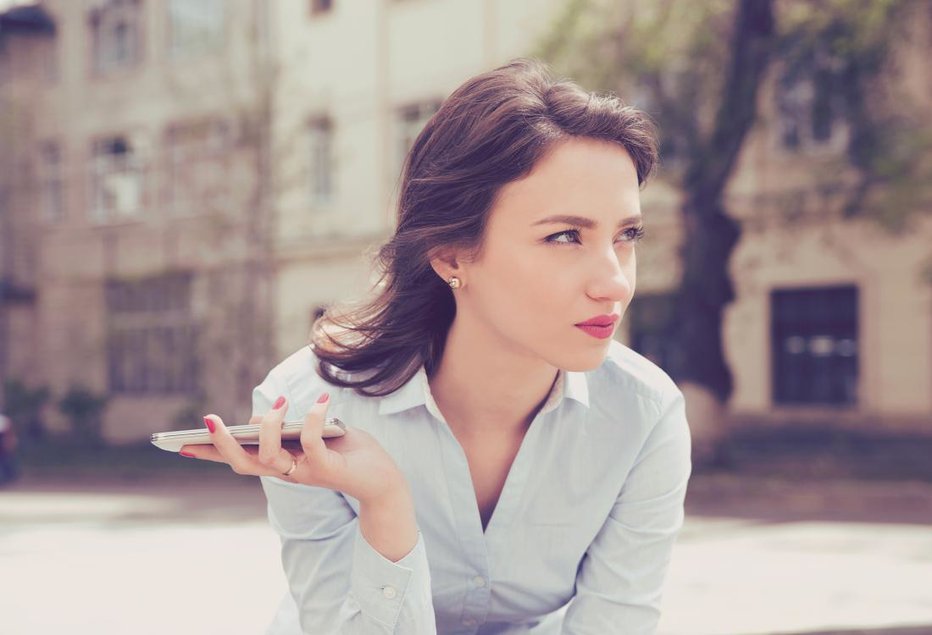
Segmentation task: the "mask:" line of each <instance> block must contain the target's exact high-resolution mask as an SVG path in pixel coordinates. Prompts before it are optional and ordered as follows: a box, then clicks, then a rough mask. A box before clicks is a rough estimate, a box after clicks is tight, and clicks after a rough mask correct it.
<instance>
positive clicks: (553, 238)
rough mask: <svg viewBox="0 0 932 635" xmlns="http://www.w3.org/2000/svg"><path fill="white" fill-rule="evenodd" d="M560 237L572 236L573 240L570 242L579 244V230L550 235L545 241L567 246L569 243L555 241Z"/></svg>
mask: <svg viewBox="0 0 932 635" xmlns="http://www.w3.org/2000/svg"><path fill="white" fill-rule="evenodd" d="M560 236H572V237H573V238H574V240H573V241H572V242H579V230H578V229H568V230H566V231H565V232H560V233H559V234H551V235H550V236H547V238H546V241H547V242H548V243H564V244H569V242H570V241H566V240H557V238H559V237H560Z"/></svg>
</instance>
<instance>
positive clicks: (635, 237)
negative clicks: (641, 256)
mask: <svg viewBox="0 0 932 635" xmlns="http://www.w3.org/2000/svg"><path fill="white" fill-rule="evenodd" d="M567 236H568V237H570V240H560V238H562V237H567ZM643 237H644V227H643V226H637V227H629V228H628V229H626V230H625V231H623V232H622V233H621V234H620V235H619V238H618V240H619V241H621V242H629V243H636V242H638V241H639V240H641V239H642V238H643ZM545 240H546V241H547V242H548V243H562V244H572V243H578V242H580V240H579V230H578V229H568V230H566V231H562V232H560V233H558V234H551V235H550V236H547V238H546V239H545Z"/></svg>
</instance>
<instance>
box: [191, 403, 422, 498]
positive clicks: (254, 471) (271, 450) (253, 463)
mask: <svg viewBox="0 0 932 635" xmlns="http://www.w3.org/2000/svg"><path fill="white" fill-rule="evenodd" d="M328 402H329V395H328V394H327V393H324V394H322V395H321V396H320V399H318V400H317V403H316V404H314V406H313V407H312V408H311V410H310V412H308V413H307V416H305V418H304V428H303V429H302V430H301V445H300V448H289V449H286V448H284V447H282V422H283V421H284V419H285V413H286V412H287V411H288V404H287V403H286V402H285V400H284V397H280V398H279V400H278V402H276V406H277V407H276V408H273V409H272V410H269V411H268V412H267V413H266V414H265V415H264V416H262V417H259V416H258V415H257V416H254V417H252V418H251V419H250V420H249V423H259V424H260V432H259V445H258V446H242V445H240V444H239V443H238V442H237V441H236V440H235V439H234V438H233V436H232V435H231V434H230V433H229V432H228V431H227V429H226V426H224V424H223V421H222V420H221V419H220V417H219V416H217V415H215V414H210V415H207V416H206V417H204V423H205V425H206V426H207V429H208V430H209V431H210V436H211V439H212V440H213V445H212V446H210V445H186V446H184V447H183V448H181V452H182V453H183V454H184V455H185V456H189V457H192V458H197V459H205V460H208V461H217V462H220V463H227V464H229V466H230V467H231V468H232V469H233V471H234V472H236V473H237V474H245V475H252V476H274V477H276V478H280V479H282V480H283V481H288V482H291V483H303V484H305V485H314V486H318V487H326V488H328V489H333V490H338V491H341V492H343V493H345V494H347V495H349V496H352V497H353V498H355V499H356V500H358V501H360V502H362V503H368V502H374V501H378V500H380V499H383V498H385V497H387V496H389V495H391V494H392V492H393V490H395V488H398V487H406V483H405V480H404V475H403V474H402V472H401V470H399V469H398V466H397V464H396V463H395V461H394V459H392V457H391V456H390V455H389V454H388V453H387V452H386V451H385V449H384V448H383V447H382V446H381V445H379V442H378V441H376V439H375V437H373V436H372V435H371V434H369V433H368V432H364V431H363V430H359V429H356V428H351V427H347V429H346V433H345V434H344V435H343V436H341V437H333V438H329V439H326V440H325V439H323V438H322V436H321V434H322V431H323V428H324V421H325V420H326V418H327V406H328ZM293 464H294V465H296V467H295V469H294V470H293V471H292V472H291V474H290V475H289V476H285V475H284V474H285V472H288V471H289V470H290V469H291V467H292V465H293Z"/></svg>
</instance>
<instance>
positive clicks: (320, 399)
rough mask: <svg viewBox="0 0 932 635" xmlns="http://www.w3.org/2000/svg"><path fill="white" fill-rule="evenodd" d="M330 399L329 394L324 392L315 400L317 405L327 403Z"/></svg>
mask: <svg viewBox="0 0 932 635" xmlns="http://www.w3.org/2000/svg"><path fill="white" fill-rule="evenodd" d="M328 399H330V393H329V392H325V393H324V394H322V395H321V396H320V397H318V398H317V403H327V400H328Z"/></svg>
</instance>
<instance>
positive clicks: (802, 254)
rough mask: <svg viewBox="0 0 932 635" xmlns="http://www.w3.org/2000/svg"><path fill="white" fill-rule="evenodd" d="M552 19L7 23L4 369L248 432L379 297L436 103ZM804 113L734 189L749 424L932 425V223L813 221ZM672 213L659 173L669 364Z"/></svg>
mask: <svg viewBox="0 0 932 635" xmlns="http://www.w3.org/2000/svg"><path fill="white" fill-rule="evenodd" d="M562 5H563V2H562V0H481V1H474V0H373V1H372V2H346V1H341V0H277V1H276V0H273V1H269V2H263V1H260V0H44V1H42V2H39V3H37V4H33V5H28V6H20V7H16V8H12V9H8V10H7V11H6V12H5V13H3V14H0V232H2V233H0V373H2V375H3V376H4V377H11V378H17V379H20V380H22V381H25V382H26V383H27V384H28V385H33V386H34V385H41V384H47V385H49V387H50V388H51V389H52V391H53V393H54V394H56V395H61V394H62V393H64V391H65V390H67V389H68V387H69V386H72V385H76V384H81V385H85V386H87V387H88V388H90V389H91V390H93V391H95V392H98V393H106V394H108V395H110V396H111V402H110V404H109V406H108V408H107V411H106V421H105V433H106V435H107V437H108V438H110V439H111V440H114V441H125V440H134V439H140V438H143V437H145V436H146V435H147V434H148V433H149V432H151V431H153V430H160V429H165V428H169V427H191V426H196V425H198V422H199V416H198V415H199V414H201V413H204V412H217V413H219V414H221V415H222V416H224V417H225V419H226V420H227V421H244V420H245V418H246V417H248V414H249V403H250V393H251V388H252V386H253V385H255V384H256V383H258V381H260V380H261V379H262V376H263V374H264V373H265V372H266V371H267V370H268V369H269V368H270V367H271V366H272V365H274V363H275V362H276V361H277V360H278V359H281V358H282V357H284V356H285V355H287V354H289V353H291V352H292V351H294V350H296V349H297V348H299V347H300V346H302V345H303V344H305V343H306V341H307V335H308V332H309V329H310V326H311V323H312V321H313V319H314V318H315V316H316V315H318V314H319V312H320V311H321V310H322V309H323V308H325V307H326V306H327V305H328V304H330V303H332V302H336V301H339V300H343V299H349V298H352V297H358V296H359V295H361V294H363V293H365V292H366V290H367V289H368V287H369V284H370V282H371V276H370V272H369V269H368V254H369V253H370V252H371V251H372V250H373V249H374V248H375V247H377V245H378V244H379V243H380V242H381V241H382V240H384V239H385V238H386V237H387V236H388V235H389V233H390V232H391V230H392V225H393V222H394V205H393V203H394V199H395V197H396V195H397V191H396V190H397V180H398V176H399V170H400V167H401V162H402V159H403V157H404V154H405V152H406V151H407V149H408V147H409V146H410V144H411V142H412V140H413V138H414V137H415V136H416V134H417V133H418V131H419V130H420V128H421V127H422V126H423V124H424V123H425V122H426V121H427V119H428V118H429V117H430V116H431V115H432V113H433V112H434V111H435V110H436V109H437V107H438V106H439V104H440V102H441V101H442V99H443V98H444V97H445V96H446V95H447V94H449V92H450V91H452V90H453V89H454V88H455V87H456V86H458V85H459V84H460V83H461V82H462V81H463V80H465V79H466V78H467V77H470V76H472V75H474V74H477V73H479V72H482V71H484V70H488V69H490V68H492V67H494V66H497V65H499V64H501V63H504V62H505V61H507V60H508V59H510V58H513V57H516V56H519V55H524V54H527V53H528V52H530V51H531V50H532V47H533V46H534V44H535V43H536V41H537V38H539V37H540V36H541V35H543V34H544V33H545V32H546V30H547V29H549V28H551V26H552V23H553V18H554V16H555V15H556V11H557V9H558V8H559V7H561V6H562ZM915 72H916V73H917V75H922V74H923V73H922V67H921V65H920V66H919V67H917V68H916V69H915ZM917 82H918V83H919V91H920V92H921V93H922V91H924V93H922V95H924V96H923V99H926V100H928V99H929V96H930V95H932V89H930V87H929V80H928V77H924V78H918V77H917ZM922 82H925V83H924V84H923V83H922ZM804 98H805V97H804V96H803V97H800V99H804ZM762 99H764V100H766V101H767V103H768V104H770V103H774V104H775V103H778V101H779V100H777V99H775V98H774V95H773V94H772V93H771V94H769V95H765V96H763V97H762ZM797 114H798V113H796V111H794V110H793V109H792V108H790V109H780V108H776V107H774V108H769V109H768V108H764V116H763V118H762V125H761V126H759V129H758V131H757V132H756V133H755V135H754V137H753V139H752V141H751V143H750V144H749V145H748V148H747V150H746V152H745V154H744V155H743V156H742V161H741V167H740V170H739V174H738V178H736V179H735V182H734V183H733V187H732V188H731V190H730V194H729V204H730V205H731V206H732V208H733V210H734V212H735V214H736V216H739V217H741V219H742V221H743V225H744V231H745V233H744V237H743V240H742V243H741V244H740V246H739V248H738V251H737V253H736V254H735V258H734V260H733V272H734V276H735V281H736V288H737V292H738V300H737V301H736V302H735V303H734V304H733V305H732V306H731V308H730V310H729V312H728V315H727V320H726V324H725V329H726V345H727V349H728V350H727V352H728V357H729V360H730V362H731V364H732V368H733V370H734V372H735V377H736V391H735V394H734V397H733V400H732V404H731V405H732V407H733V410H734V412H735V413H736V415H737V420H741V421H764V420H767V421H792V420H800V421H820V422H827V423H830V424H833V425H852V426H859V425H867V426H896V427H900V428H903V429H925V430H927V431H932V427H930V415H932V291H930V286H929V285H928V284H922V283H921V282H920V281H919V277H920V275H921V271H922V268H923V266H925V264H924V262H925V260H924V259H926V258H928V257H929V251H930V250H929V247H928V246H929V245H930V244H932V240H930V238H932V231H930V230H932V228H930V227H929V225H928V224H926V225H923V226H922V228H921V230H920V231H915V232H913V233H911V234H909V235H907V236H900V237H891V236H888V235H886V234H884V233H883V232H882V231H881V230H879V229H878V228H877V227H876V226H873V225H871V224H870V223H868V222H861V221H858V222H848V221H842V220H840V219H837V218H835V217H832V216H831V215H826V214H823V213H819V211H820V205H822V203H821V202H820V199H819V198H818V196H816V195H814V194H810V193H807V192H806V191H804V190H803V189H802V188H801V187H800V186H799V184H801V183H803V182H805V181H806V179H807V178H808V177H809V175H810V172H809V170H810V168H809V167H807V166H809V165H810V163H811V161H810V159H813V157H814V158H815V159H818V156H819V153H820V152H823V149H825V148H831V147H834V145H833V144H837V143H839V139H840V138H841V137H840V136H838V135H842V134H843V131H838V132H837V134H835V133H833V132H831V131H830V132H829V134H822V133H820V134H819V135H816V136H813V135H812V134H811V133H810V132H807V131H811V122H808V121H805V120H804V119H802V118H800V116H797ZM794 131H795V133H794ZM794 135H795V136H794ZM678 203H679V200H678V195H677V193H676V192H675V191H673V190H672V189H671V188H669V187H666V186H664V184H663V183H662V182H658V183H656V184H654V185H652V186H651V187H648V188H647V190H646V191H645V201H644V209H645V213H646V214H647V219H648V231H649V232H650V236H651V239H650V240H649V241H648V242H647V243H644V246H643V248H639V256H640V266H639V281H638V296H637V298H636V299H635V301H634V303H633V304H632V305H631V308H630V309H629V313H628V316H627V317H626V321H625V324H624V327H623V329H622V332H621V334H620V337H621V338H622V339H623V340H625V341H626V342H628V343H629V344H631V345H632V346H633V347H635V348H636V349H637V350H639V351H641V352H643V353H644V354H646V355H648V356H649V357H651V358H652V359H654V360H656V361H657V362H658V363H660V364H661V365H663V364H664V360H665V359H668V358H669V356H670V355H673V354H675V351H671V350H669V345H668V338H667V337H666V335H665V334H666V333H668V332H669V331H668V329H669V328H670V324H671V321H672V320H673V319H675V316H673V315H672V314H671V311H670V308H669V306H670V303H669V296H668V291H669V290H670V289H671V288H672V287H673V285H674V284H675V283H676V280H677V276H678V270H677V267H678V266H677V264H676V241H677V239H678V238H677V237H678V232H677V219H678V216H677V207H678ZM763 208H767V209H768V210H771V211H772V213H766V214H765V213H760V212H761V210H762V209H763ZM787 219H789V220H790V221H791V222H789V223H786V222H783V221H786V220H787ZM46 418H47V419H48V420H49V421H50V422H51V423H52V424H53V425H54V426H56V427H64V425H65V422H64V421H63V420H62V419H61V416H60V415H59V414H58V413H57V411H56V410H55V409H53V408H49V409H48V412H47V416H46Z"/></svg>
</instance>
